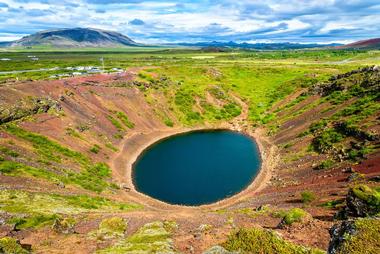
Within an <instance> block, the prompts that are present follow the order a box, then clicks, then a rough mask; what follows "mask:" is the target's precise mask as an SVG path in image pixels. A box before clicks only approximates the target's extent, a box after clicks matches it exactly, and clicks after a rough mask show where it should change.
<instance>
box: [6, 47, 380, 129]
mask: <svg viewBox="0 0 380 254" xmlns="http://www.w3.org/2000/svg"><path fill="white" fill-rule="evenodd" d="M38 50H40V51H38ZM30 56H35V57H38V61H33V60H31V57H30ZM0 58H9V59H11V60H10V61H0V81H1V82H5V81H6V80H9V79H18V80H24V79H33V80H41V79H51V76H52V75H55V74H68V75H69V74H70V73H71V72H72V71H71V70H67V69H66V68H67V67H78V66H96V67H100V68H101V67H102V63H101V61H100V59H101V58H102V59H104V66H105V70H106V71H111V70H112V69H113V68H120V69H123V70H126V69H128V68H131V67H142V66H144V67H149V68H148V69H145V70H144V71H141V72H140V73H139V79H140V80H141V81H142V82H147V83H151V84H155V85H153V86H152V87H153V88H154V89H149V90H147V91H145V93H146V97H147V100H149V99H150V100H151V103H154V102H156V101H155V96H154V94H156V93H157V92H159V93H163V94H164V95H165V97H166V98H167V103H169V105H170V107H169V108H170V110H171V111H172V112H173V113H174V114H175V115H176V116H177V117H178V119H180V121H181V122H182V123H184V124H186V125H193V124H198V123H202V122H204V121H211V122H212V121H217V120H221V119H224V120H229V119H231V118H233V117H234V116H236V115H239V114H240V111H241V108H240V106H239V105H237V104H236V102H234V100H233V99H232V97H231V94H235V95H237V96H239V97H240V98H242V99H243V100H244V101H245V102H246V103H247V104H248V105H249V109H250V110H249V119H251V120H252V121H255V122H264V123H265V122H267V121H268V120H270V117H271V116H270V115H267V114H265V112H266V111H267V109H268V108H270V107H271V106H272V105H273V104H274V103H275V102H277V101H279V100H280V99H283V98H284V97H285V96H286V95H288V94H290V93H291V92H293V91H294V90H296V89H297V88H300V87H307V86H309V85H312V84H314V83H315V82H318V81H321V80H325V79H326V78H327V77H329V76H331V75H332V74H336V73H339V72H344V71H348V70H351V69H354V68H357V67H358V66H363V65H371V64H376V63H379V62H380V61H379V59H380V51H344V50H294V51H293V50H292V51H240V50H230V51H227V52H218V53H215V52H204V51H201V50H197V49H168V48H154V47H152V48H149V47H146V48H144V47H138V48H124V49H80V50H78V51H64V50H61V51H57V50H56V51H54V49H48V50H45V51H43V48H41V49H33V50H32V51H25V50H24V49H14V50H13V52H0ZM40 69H43V70H40ZM12 71H19V72H17V73H1V72H12ZM151 73H155V74H158V78H157V75H153V76H155V77H153V76H152V75H151ZM162 77H165V80H166V81H167V82H161V81H160V80H162V79H161V78H162ZM160 82H161V83H160ZM213 92H214V93H215V92H216V93H219V94H223V96H224V97H223V98H219V99H220V100H221V101H223V104H224V107H223V108H216V107H215V106H213V105H211V104H210V103H209V102H208V101H207V98H206V97H207V95H208V94H209V93H213ZM214 95H215V94H214ZM156 103H158V102H156ZM161 115H162V117H163V118H164V121H165V122H167V124H168V125H171V124H172V121H171V119H170V118H169V117H167V115H166V114H165V113H161Z"/></svg>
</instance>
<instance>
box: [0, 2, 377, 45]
mask: <svg viewBox="0 0 380 254" xmlns="http://www.w3.org/2000/svg"><path fill="white" fill-rule="evenodd" d="M74 27H91V28H99V29H105V30H112V31H117V32H121V33H123V34H125V35H127V36H129V37H130V38H132V39H133V40H135V41H137V42H142V43H177V42H199V41H236V42H250V43H255V42H297V43H332V42H338V43H349V42H353V41H357V40H361V39H367V38H375V37H380V0H268V1H264V0H259V1H256V0H203V1H202V0H192V1H190V0H183V1H174V0H163V1H157V0H120V1H117V0H0V41H11V40H16V39H19V38H21V37H22V36H25V35H28V34H32V33H35V32H38V31H41V30H50V29H57V28H74Z"/></svg>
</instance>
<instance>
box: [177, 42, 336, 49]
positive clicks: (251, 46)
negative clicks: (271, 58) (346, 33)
mask: <svg viewBox="0 0 380 254" xmlns="http://www.w3.org/2000/svg"><path fill="white" fill-rule="evenodd" d="M177 45H180V46H187V47H201V48H242V49H258V50H281V49H306V48H322V47H334V46H339V45H342V44H336V43H333V44H326V45H325V44H324V45H321V44H316V43H311V44H300V43H291V42H280V43H247V42H243V43H237V42H233V41H230V42H218V41H212V42H196V43H179V44H177Z"/></svg>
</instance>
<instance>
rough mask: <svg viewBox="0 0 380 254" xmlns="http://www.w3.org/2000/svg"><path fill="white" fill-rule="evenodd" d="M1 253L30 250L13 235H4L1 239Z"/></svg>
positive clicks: (22, 253)
mask: <svg viewBox="0 0 380 254" xmlns="http://www.w3.org/2000/svg"><path fill="white" fill-rule="evenodd" d="M0 253H4V254H27V253H29V251H27V250H25V249H23V248H22V247H21V245H20V244H19V243H18V242H17V240H16V239H14V238H11V237H3V238H1V239H0Z"/></svg>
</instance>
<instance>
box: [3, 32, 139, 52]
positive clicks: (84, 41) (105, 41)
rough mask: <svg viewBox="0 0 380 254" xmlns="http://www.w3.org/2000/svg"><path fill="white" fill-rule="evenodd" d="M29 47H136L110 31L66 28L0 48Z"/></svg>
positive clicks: (40, 33) (119, 34)
mask: <svg viewBox="0 0 380 254" xmlns="http://www.w3.org/2000/svg"><path fill="white" fill-rule="evenodd" d="M1 45H2V46H8V47H17V46H22V47H29V46H45V45H46V46H52V47H63V48H64V47H68V48H79V47H120V46H138V43H136V42H134V41H133V40H132V39H130V38H129V37H127V36H125V35H123V34H121V33H117V32H112V31H106V30H100V29H93V28H67V29H57V30H47V31H41V32H38V33H35V34H32V35H28V36H25V37H23V38H21V39H20V40H17V41H13V42H7V43H1V44H0V46H1Z"/></svg>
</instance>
